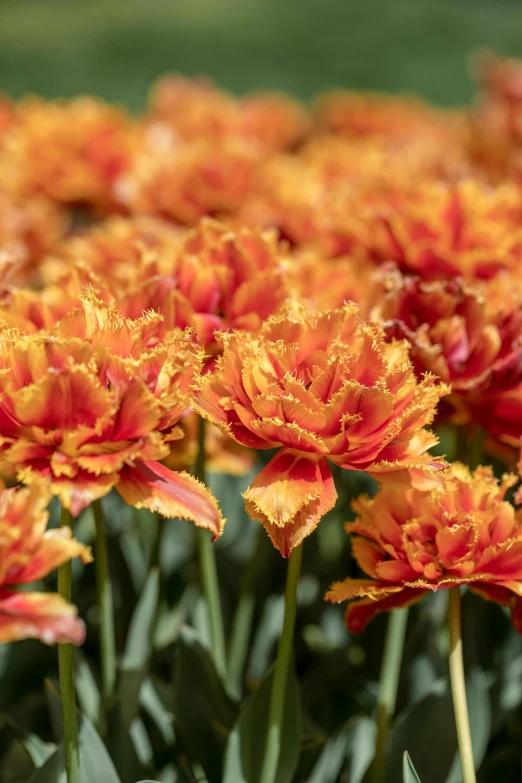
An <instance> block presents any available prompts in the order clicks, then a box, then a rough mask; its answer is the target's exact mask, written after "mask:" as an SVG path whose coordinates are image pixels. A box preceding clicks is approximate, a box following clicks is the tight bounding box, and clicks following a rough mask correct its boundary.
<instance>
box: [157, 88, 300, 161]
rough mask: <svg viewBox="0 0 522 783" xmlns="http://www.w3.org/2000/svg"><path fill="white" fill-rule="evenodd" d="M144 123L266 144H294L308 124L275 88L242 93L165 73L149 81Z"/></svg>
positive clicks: (185, 134)
mask: <svg viewBox="0 0 522 783" xmlns="http://www.w3.org/2000/svg"><path fill="white" fill-rule="evenodd" d="M147 121H148V122H149V123H151V122H152V123H155V124H156V125H155V126H153V127H156V128H157V124H158V123H164V124H166V125H167V126H168V128H170V129H171V130H172V131H174V133H175V134H176V135H178V136H181V137H182V138H183V139H185V140H186V141H190V140H193V139H200V138H206V139H209V140H210V141H213V142H216V140H220V141H221V140H223V139H227V138H228V139H233V138H243V139H246V140H248V141H249V142H251V143H255V144H258V145H259V146H260V148H262V149H267V150H274V151H276V150H282V149H288V148H292V147H294V146H295V145H296V144H297V143H298V142H299V141H300V140H301V139H302V137H303V136H304V134H305V133H306V131H307V130H308V127H309V124H310V123H309V119H308V116H307V114H306V112H305V111H304V109H303V108H302V107H301V106H300V105H299V104H298V103H297V102H296V101H293V100H291V99H290V98H289V97H288V96H286V95H283V94H279V93H270V92H266V93H265V92H263V93H253V94H252V95H246V96H244V97H242V98H234V97H233V96H232V95H230V94H228V93H226V92H224V91H223V90H219V89H218V88H217V87H216V86H215V85H214V84H213V83H212V82H211V81H210V80H208V79H205V78H197V79H186V78H184V77H183V76H179V75H177V74H167V75H166V76H163V77H162V78H161V79H159V80H158V81H157V82H156V84H155V85H154V86H153V87H152V90H151V96H150V106H149V113H148V116H147Z"/></svg>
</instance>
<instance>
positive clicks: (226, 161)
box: [114, 139, 264, 226]
mask: <svg viewBox="0 0 522 783" xmlns="http://www.w3.org/2000/svg"><path fill="white" fill-rule="evenodd" d="M263 159H264V155H262V154H261V153H260V152H259V151H256V150H253V149H252V147H251V146H249V145H248V144H247V143H246V142H243V141H242V140H225V141H224V142H223V143H222V144H220V145H216V143H215V142H211V141H210V140H206V139H200V140H197V139H196V140H195V141H191V142H179V141H178V142H176V143H172V142H169V143H167V144H166V145H165V146H163V145H162V144H160V145H158V146H153V145H149V146H145V145H143V146H142V147H141V148H140V149H139V151H138V152H137V154H136V155H135V156H134V157H133V160H132V164H131V165H130V167H129V169H128V171H125V173H124V174H123V175H122V176H121V177H120V178H119V179H118V180H117V181H116V182H115V185H114V193H115V197H116V199H117V202H118V203H119V204H120V206H121V208H122V209H125V210H127V211H128V212H129V213H131V214H133V215H153V216H155V217H160V218H164V219H167V220H170V221H172V222H174V223H177V224H181V225H187V226H193V225H195V224H196V223H197V222H198V221H199V220H200V219H201V218H202V217H204V216H205V215H207V216H211V217H227V216H229V215H233V214H235V213H236V212H238V210H239V209H240V207H241V206H242V205H243V203H244V201H245V199H246V198H247V196H248V195H249V194H250V193H251V192H252V190H253V189H254V186H255V181H256V177H257V175H258V170H259V168H260V165H261V162H262V160H263Z"/></svg>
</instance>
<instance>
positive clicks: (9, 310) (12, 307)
mask: <svg viewBox="0 0 522 783" xmlns="http://www.w3.org/2000/svg"><path fill="white" fill-rule="evenodd" d="M86 291H91V292H95V293H96V295H97V296H98V297H99V298H100V299H103V300H105V301H107V302H110V301H111V299H112V298H113V294H112V292H111V291H110V290H109V289H108V288H107V286H106V284H105V283H104V282H102V280H101V279H100V278H99V277H97V275H95V274H94V273H93V272H91V270H90V268H89V267H86V266H85V265H84V264H81V263H78V264H76V265H74V266H71V267H70V268H69V269H68V270H67V271H66V272H64V273H63V274H62V276H61V277H59V278H58V279H57V280H56V281H55V282H54V283H50V284H49V285H47V286H45V287H44V288H42V289H40V290H34V289H33V288H16V287H12V286H7V287H5V288H4V289H3V290H2V289H0V326H11V327H14V328H16V329H18V330H20V332H22V333H24V334H35V333H36V332H39V331H41V330H46V329H52V328H53V327H54V326H55V325H56V324H57V323H58V321H59V320H60V319H61V318H63V316H64V315H65V314H66V313H68V312H70V311H71V310H73V309H75V308H77V307H79V306H80V299H81V297H82V296H83V294H84V293H85V292H86Z"/></svg>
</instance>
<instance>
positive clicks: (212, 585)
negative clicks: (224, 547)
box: [194, 417, 227, 679]
mask: <svg viewBox="0 0 522 783" xmlns="http://www.w3.org/2000/svg"><path fill="white" fill-rule="evenodd" d="M205 456H206V455H205V419H203V418H201V417H200V419H199V427H198V455H197V457H196V465H195V470H194V475H195V476H196V478H197V479H199V480H200V481H202V482H203V483H204V484H205V483H206V471H205ZM197 538H198V549H199V568H200V574H201V581H202V582H203V592H204V593H205V599H206V602H207V610H208V616H209V621H210V634H211V637H212V651H213V653H214V662H215V664H216V668H217V670H218V672H219V673H220V675H221V676H222V678H223V679H226V673H227V663H226V652H225V632H224V627H223V615H222V613H221V600H220V597H219V581H218V576H217V567H216V555H215V552H214V547H213V546H212V538H211V533H210V532H209V531H208V530H203V529H201V528H198V531H197Z"/></svg>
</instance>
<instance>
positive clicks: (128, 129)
mask: <svg viewBox="0 0 522 783" xmlns="http://www.w3.org/2000/svg"><path fill="white" fill-rule="evenodd" d="M133 145H134V136H133V130H132V125H131V121H130V118H129V117H128V116H127V114H126V113H125V112H124V111H123V110H119V109H115V108H113V107H111V106H109V105H107V104H104V103H103V102H102V101H100V100H97V99H95V98H87V97H84V98H76V99H74V100H72V101H70V102H61V103H60V102H52V101H43V100H41V99H39V98H29V99H27V100H25V101H23V102H22V103H21V104H20V105H19V106H18V108H17V111H16V115H15V119H14V121H13V122H12V123H11V124H10V125H9V127H8V129H7V131H6V132H5V134H4V136H3V139H2V149H1V153H2V154H1V156H0V172H1V173H2V185H3V187H4V188H7V189H9V191H10V192H14V193H16V194H18V195H20V196H22V197H27V196H34V195H41V196H45V197H47V198H49V199H51V200H52V201H57V202H59V203H65V204H78V203H81V204H89V205H92V206H96V207H103V208H106V207H107V206H108V205H109V204H110V203H111V202H112V200H113V197H112V193H111V189H112V185H113V182H114V181H115V179H116V177H117V176H119V175H120V174H121V172H122V171H123V170H125V168H126V167H127V165H128V162H129V156H130V152H131V150H132V149H133Z"/></svg>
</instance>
